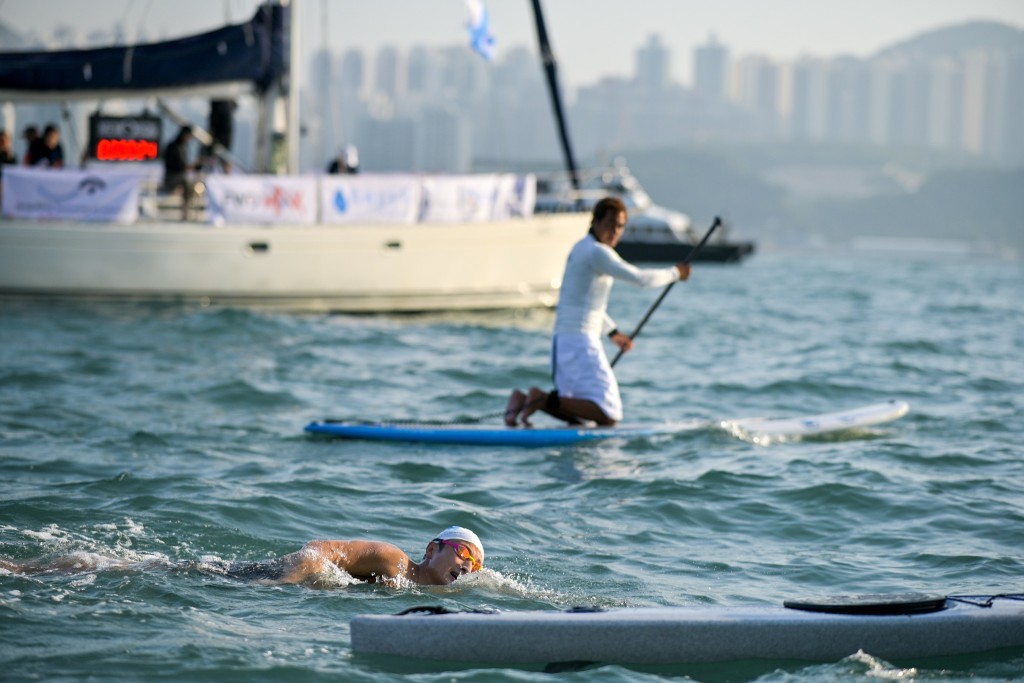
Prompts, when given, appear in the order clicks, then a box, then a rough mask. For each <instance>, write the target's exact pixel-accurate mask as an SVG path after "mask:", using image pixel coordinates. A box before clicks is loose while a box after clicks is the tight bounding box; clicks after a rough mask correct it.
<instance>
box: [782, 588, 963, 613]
mask: <svg viewBox="0 0 1024 683" xmlns="http://www.w3.org/2000/svg"><path fill="white" fill-rule="evenodd" d="M782 605H783V607H786V608H788V609H795V610H801V611H803V612H823V613H826V614H863V615H871V616H889V615H900V614H928V613H929V612H940V611H942V610H944V609H946V607H947V602H946V596H945V595H925V594H923V593H895V594H874V595H836V596H832V597H827V598H821V599H811V600H785V601H783V603H782Z"/></svg>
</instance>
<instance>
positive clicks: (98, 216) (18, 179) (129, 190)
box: [3, 166, 140, 223]
mask: <svg viewBox="0 0 1024 683" xmlns="http://www.w3.org/2000/svg"><path fill="white" fill-rule="evenodd" d="M3 178H4V180H3V182H4V192H3V196H4V199H3V212H4V215H5V216H11V217H14V218H34V219H40V220H73V221H102V222H105V223H133V222H135V220H136V219H138V217H139V180H140V178H139V176H138V175H136V174H134V173H124V172H118V171H98V170H91V171H75V170H69V169H60V170H57V169H42V168H20V167H18V166H7V167H6V168H4V176H3Z"/></svg>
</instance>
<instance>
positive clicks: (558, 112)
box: [532, 0, 580, 192]
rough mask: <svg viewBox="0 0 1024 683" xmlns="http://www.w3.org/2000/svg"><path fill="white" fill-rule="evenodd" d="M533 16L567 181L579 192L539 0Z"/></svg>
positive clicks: (554, 66) (535, 4) (534, 6)
mask: <svg viewBox="0 0 1024 683" xmlns="http://www.w3.org/2000/svg"><path fill="white" fill-rule="evenodd" d="M532 2H533V18H534V23H536V25H537V43H538V45H539V47H540V58H541V61H542V62H544V73H545V74H546V75H547V80H548V93H549V94H550V95H551V107H552V109H554V111H555V119H556V122H557V123H558V137H559V139H560V140H561V143H562V155H563V156H564V157H565V166H566V170H568V171H569V181H570V182H571V183H572V189H573V190H575V191H577V192H579V189H580V181H579V176H578V175H577V171H576V159H575V158H573V154H572V143H571V142H570V141H569V128H568V126H567V125H566V122H565V113H564V112H563V110H562V95H561V93H560V91H559V89H558V65H557V64H556V63H555V54H554V52H552V50H551V41H549V40H548V31H547V28H546V27H545V25H544V10H543V9H542V8H541V6H540V0H532Z"/></svg>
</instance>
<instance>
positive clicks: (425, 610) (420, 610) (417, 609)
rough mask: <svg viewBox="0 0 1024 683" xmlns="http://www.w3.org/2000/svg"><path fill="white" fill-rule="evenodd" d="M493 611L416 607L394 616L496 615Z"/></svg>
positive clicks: (439, 606)
mask: <svg viewBox="0 0 1024 683" xmlns="http://www.w3.org/2000/svg"><path fill="white" fill-rule="evenodd" d="M497 613H498V611H497V610H493V609H448V608H447V607H445V606H444V605H418V606H416V607H410V608H409V609H405V610H402V611H401V612H398V613H397V614H395V616H396V617H404V616H406V615H408V614H427V615H429V614H497Z"/></svg>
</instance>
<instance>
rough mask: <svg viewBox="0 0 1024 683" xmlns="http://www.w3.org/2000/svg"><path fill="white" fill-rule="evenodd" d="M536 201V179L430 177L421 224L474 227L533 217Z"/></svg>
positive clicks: (426, 180) (494, 175)
mask: <svg viewBox="0 0 1024 683" xmlns="http://www.w3.org/2000/svg"><path fill="white" fill-rule="evenodd" d="M536 198H537V180H536V178H535V177H534V176H532V175H525V176H517V175H511V174H497V173H489V174H488V173H485V174H477V175H452V176H426V177H424V178H423V202H422V205H421V210H420V220H421V221H423V222H424V223H472V222H484V221H493V220H504V219H507V218H518V217H523V216H530V215H532V214H533V205H534V201H535V200H536Z"/></svg>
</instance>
